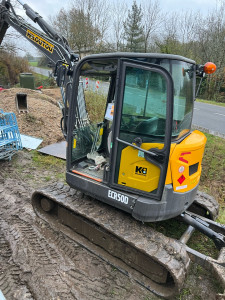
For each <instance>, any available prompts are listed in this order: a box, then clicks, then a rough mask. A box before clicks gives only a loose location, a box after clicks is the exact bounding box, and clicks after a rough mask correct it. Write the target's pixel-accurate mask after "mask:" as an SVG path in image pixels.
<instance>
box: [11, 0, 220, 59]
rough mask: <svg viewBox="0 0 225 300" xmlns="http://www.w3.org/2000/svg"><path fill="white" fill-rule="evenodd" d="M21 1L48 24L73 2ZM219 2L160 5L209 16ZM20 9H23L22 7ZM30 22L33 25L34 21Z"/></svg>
mask: <svg viewBox="0 0 225 300" xmlns="http://www.w3.org/2000/svg"><path fill="white" fill-rule="evenodd" d="M14 1H15V0H14ZM20 1H22V2H23V3H26V4H28V5H29V6H31V7H32V8H33V9H34V10H35V11H37V12H38V13H39V14H40V15H41V16H42V17H43V18H44V19H45V20H46V21H47V22H48V17H49V16H53V15H55V14H57V12H58V11H59V10H60V9H61V8H62V7H64V8H67V7H69V6H70V3H71V1H72V0H63V1H62V0H20ZM111 1H113V0H111ZM125 1H126V2H127V3H128V5H129V6H130V7H131V5H132V3H133V0H125ZM146 1H148V0H146ZM218 1H220V0H159V3H160V6H161V8H162V9H163V10H164V11H165V12H172V11H182V10H183V11H187V10H188V11H190V10H192V11H200V12H201V13H202V14H207V13H208V12H209V11H210V10H212V9H213V8H216V4H217V2H218ZM136 2H137V3H138V4H139V3H140V0H136ZM153 2H154V0H153ZM19 6H20V5H19ZM20 7H21V9H22V6H20ZM19 14H20V15H22V16H23V9H22V10H20V13H19ZM196 21H197V20H196ZM30 22H31V24H32V21H30ZM25 42H26V41H25ZM26 44H27V46H26V47H27V51H29V52H31V53H32V55H37V51H36V49H35V47H34V46H32V45H31V44H30V43H29V42H26ZM21 55H23V54H21Z"/></svg>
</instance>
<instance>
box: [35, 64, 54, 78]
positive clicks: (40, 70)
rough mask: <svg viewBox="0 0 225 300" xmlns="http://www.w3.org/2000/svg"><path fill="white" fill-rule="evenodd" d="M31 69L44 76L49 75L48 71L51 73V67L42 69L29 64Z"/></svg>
mask: <svg viewBox="0 0 225 300" xmlns="http://www.w3.org/2000/svg"><path fill="white" fill-rule="evenodd" d="M30 68H31V70H33V71H34V72H35V73H38V74H41V75H44V76H47V77H48V76H49V74H50V73H52V70H51V69H43V68H38V67H33V66H30Z"/></svg>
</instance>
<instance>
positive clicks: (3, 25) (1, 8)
mask: <svg viewBox="0 0 225 300" xmlns="http://www.w3.org/2000/svg"><path fill="white" fill-rule="evenodd" d="M19 2H20V4H21V5H22V6H23V8H24V10H25V12H26V15H27V16H28V17H29V18H30V19H31V20H32V21H33V22H35V23H36V24H38V25H39V27H40V28H41V29H42V31H43V32H42V31H40V30H38V29H37V28H35V27H34V26H32V25H30V24H29V23H28V22H27V21H25V20H24V19H23V18H22V17H21V16H18V15H17V14H16V12H15V10H14V8H13V6H12V4H11V3H10V0H3V1H2V2H1V4H0V44H1V43H2V41H3V38H4V36H5V33H6V31H7V29H8V27H9V26H11V27H13V28H14V29H15V30H16V31H18V32H19V33H20V34H21V36H23V37H25V38H26V39H27V40H28V41H29V42H31V43H32V44H33V45H34V46H35V47H36V48H37V49H38V50H40V51H41V52H42V53H43V54H44V55H45V56H47V57H48V59H49V60H50V62H51V63H52V64H53V65H54V66H55V65H56V64H57V63H59V62H63V63H64V64H67V65H68V66H69V67H72V66H73V64H74V62H76V61H78V59H79V56H78V55H76V54H74V53H73V51H72V50H71V49H70V47H69V45H68V42H67V40H66V39H65V38H64V37H63V36H61V35H59V34H58V33H57V32H56V31H55V30H54V28H53V27H52V26H50V25H49V24H48V23H47V22H46V21H45V20H44V19H43V18H42V17H41V16H40V15H39V14H38V13H37V12H35V11H34V10H33V9H32V8H31V7H30V6H29V5H27V4H24V3H23V2H22V1H19Z"/></svg>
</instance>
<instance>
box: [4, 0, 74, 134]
mask: <svg viewBox="0 0 225 300" xmlns="http://www.w3.org/2000/svg"><path fill="white" fill-rule="evenodd" d="M17 1H18V2H19V3H20V4H21V5H22V6H23V8H24V10H25V12H26V15H27V16H28V17H29V18H30V19H31V20H32V21H33V22H34V23H36V24H38V25H39V27H40V28H41V29H42V30H39V29H37V28H36V27H34V26H32V25H30V24H29V23H28V22H27V21H26V20H24V19H23V18H22V17H21V16H18V15H17V14H16V12H15V10H14V8H13V5H12V4H11V2H10V0H2V2H1V3H0V45H1V43H2V41H3V39H4V37H5V34H6V31H7V29H8V28H9V27H10V26H11V27H13V28H14V29H15V30H16V31H17V32H19V33H20V34H21V36H23V37H25V38H26V39H27V40H28V41H29V42H30V43H31V44H33V45H34V46H35V47H36V48H37V49H38V50H40V51H41V52H42V53H43V54H44V55H45V56H46V57H47V58H48V59H49V62H50V65H51V67H53V68H54V77H55V80H56V83H57V85H58V86H59V87H60V89H61V95H62V102H63V105H60V108H61V109H62V121H61V129H62V132H63V134H64V136H65V137H66V135H67V117H68V110H69V94H70V93H69V92H68V91H70V90H71V86H72V84H71V83H72V77H71V76H72V73H73V68H74V66H75V64H76V62H77V61H78V60H79V56H78V55H77V54H75V53H74V52H73V51H72V50H71V49H70V47H69V45H68V42H67V40H66V39H65V38H64V37H63V36H61V35H60V34H58V33H57V32H56V31H55V29H54V28H53V27H52V26H51V25H49V24H48V23H47V22H46V21H45V20H44V19H43V18H42V17H41V16H40V15H39V14H38V13H37V12H35V11H34V10H33V9H32V8H31V7H30V6H29V5H27V4H24V3H23V2H22V1H21V0H17Z"/></svg>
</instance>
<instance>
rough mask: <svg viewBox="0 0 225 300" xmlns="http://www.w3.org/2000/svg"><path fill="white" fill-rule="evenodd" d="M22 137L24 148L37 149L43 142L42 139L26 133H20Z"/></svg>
mask: <svg viewBox="0 0 225 300" xmlns="http://www.w3.org/2000/svg"><path fill="white" fill-rule="evenodd" d="M20 137H21V142H22V146H23V148H27V149H32V150H35V149H37V147H38V146H39V145H40V144H41V143H42V141H43V140H42V139H39V138H36V137H33V136H29V135H24V134H20Z"/></svg>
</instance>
